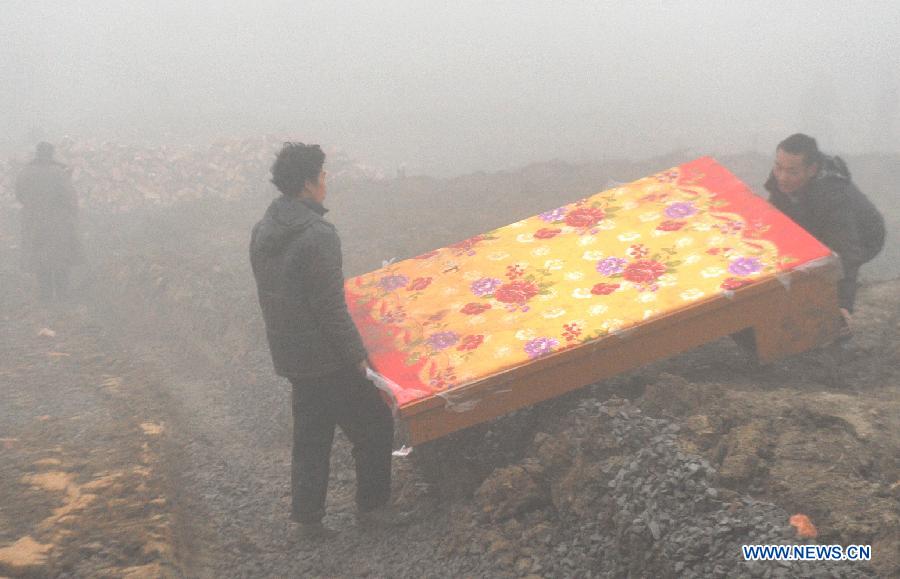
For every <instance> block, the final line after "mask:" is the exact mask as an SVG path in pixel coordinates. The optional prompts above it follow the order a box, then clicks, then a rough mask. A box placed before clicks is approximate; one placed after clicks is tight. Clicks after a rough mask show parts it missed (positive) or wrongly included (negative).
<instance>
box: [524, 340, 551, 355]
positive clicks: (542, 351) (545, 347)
mask: <svg viewBox="0 0 900 579" xmlns="http://www.w3.org/2000/svg"><path fill="white" fill-rule="evenodd" d="M558 345H559V340H557V339H556V338H535V339H533V340H529V341H528V342H526V343H525V353H526V354H528V357H529V358H531V359H535V358H540V357H541V356H546V355H547V354H549V353H550V352H552V351H553V348H555V347H557V346H558Z"/></svg>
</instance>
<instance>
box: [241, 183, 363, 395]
mask: <svg viewBox="0 0 900 579" xmlns="http://www.w3.org/2000/svg"><path fill="white" fill-rule="evenodd" d="M325 211H326V210H325V208H324V207H322V206H321V205H319V204H318V203H316V202H315V201H312V200H309V199H303V198H296V197H287V196H281V197H279V198H277V199H275V200H274V201H273V202H272V204H271V205H269V208H268V210H267V211H266V214H265V216H264V217H263V218H262V220H261V221H260V222H259V223H257V224H256V226H254V228H253V233H252V235H251V238H250V263H251V265H252V267H253V275H254V277H255V278H256V287H257V291H258V294H259V304H260V307H261V308H262V313H263V318H264V320H265V323H266V336H267V337H268V340H269V350H270V351H271V353H272V362H273V363H274V365H275V372H276V373H277V374H278V375H280V376H284V377H287V378H290V379H305V378H315V377H318V376H323V375H325V374H329V373H331V372H334V371H336V370H339V369H341V368H346V367H352V366H356V365H357V364H359V363H360V362H361V361H362V360H364V359H365V358H366V350H365V347H364V346H363V343H362V339H361V338H360V335H359V331H358V330H357V329H356V325H355V324H354V323H353V319H352V318H351V317H350V313H349V312H348V310H347V302H346V298H345V296H344V274H343V271H342V265H341V242H340V238H339V237H338V233H337V230H336V229H335V227H334V225H332V224H331V223H329V222H328V221H326V220H325V219H324V218H323V215H324V214H325Z"/></svg>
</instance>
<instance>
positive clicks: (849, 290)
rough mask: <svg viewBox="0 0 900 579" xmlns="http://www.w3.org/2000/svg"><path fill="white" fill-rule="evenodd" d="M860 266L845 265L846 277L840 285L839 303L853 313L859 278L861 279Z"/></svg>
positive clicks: (838, 285) (838, 286)
mask: <svg viewBox="0 0 900 579" xmlns="http://www.w3.org/2000/svg"><path fill="white" fill-rule="evenodd" d="M859 267H860V266H858V265H847V264H844V277H843V279H841V280H840V281H839V282H838V284H837V288H838V302H839V303H840V305H841V307H842V308H844V309H845V310H847V311H848V312H850V313H851V314H852V313H853V305H854V304H855V303H856V288H857V287H858V285H859V284H858V283H857V281H856V280H857V278H858V277H859Z"/></svg>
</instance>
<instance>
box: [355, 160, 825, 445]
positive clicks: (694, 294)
mask: <svg viewBox="0 0 900 579" xmlns="http://www.w3.org/2000/svg"><path fill="white" fill-rule="evenodd" d="M838 277H839V265H838V264H837V261H836V259H835V258H834V256H833V255H832V254H831V252H830V251H829V250H828V248H826V247H825V246H824V245H822V244H821V243H819V242H818V241H817V240H816V239H815V238H813V237H812V236H811V235H809V234H808V233H807V232H805V231H804V230H803V229H801V228H800V227H799V226H797V225H796V224H794V223H793V222H792V221H791V220H790V219H788V218H787V217H786V216H784V215H783V214H782V213H780V212H778V211H777V210H776V209H774V208H773V207H772V206H771V205H769V204H768V203H767V202H766V201H764V200H763V199H761V198H759V197H757V196H756V195H754V194H753V193H752V192H751V191H750V190H749V189H748V188H747V187H746V186H745V185H744V184H743V183H741V182H740V181H739V180H738V179H737V178H736V177H735V176H734V175H732V174H731V173H729V172H728V171H727V170H726V169H725V168H724V167H722V166H721V165H719V164H718V163H716V162H715V161H714V160H713V159H710V158H701V159H698V160H696V161H693V162H691V163H687V164H684V165H681V166H679V167H675V168H672V169H669V170H667V171H664V172H662V173H658V174H656V175H652V176H650V177H646V178H644V179H640V180H638V181H635V182H633V183H630V184H627V185H622V186H620V187H616V188H614V189H610V190H608V191H604V192H601V193H597V194H596V195H593V196H591V197H588V198H585V199H580V200H578V201H576V202H574V203H570V204H568V205H564V206H562V207H559V208H557V209H552V210H549V211H546V212H544V213H541V214H539V215H535V216H534V217H530V218H528V219H524V220H522V221H519V222H516V223H513V224H511V225H508V226H505V227H501V228H499V229H496V230H493V231H489V232H487V233H484V234H482V235H477V236H475V237H472V238H470V239H466V240H464V241H461V242H459V243H455V244H453V245H451V246H449V247H446V248H442V249H438V250H435V251H431V252H429V253H426V254H424V255H420V256H417V257H415V258H412V259H408V260H405V261H401V262H398V263H393V264H390V265H387V266H385V267H384V268H381V269H379V270H376V271H374V272H371V273H368V274H364V275H361V276H358V277H355V278H352V279H349V280H347V283H346V293H347V302H348V305H349V307H350V311H351V314H352V315H353V318H354V320H355V321H356V323H357V326H358V327H359V328H360V332H361V333H362V336H363V340H364V342H365V344H366V347H367V349H368V350H369V353H370V356H371V359H372V361H373V364H374V366H375V367H376V369H377V370H378V372H379V373H380V374H381V375H382V377H383V378H384V380H383V381H382V382H383V383H384V384H386V385H387V388H388V389H389V390H390V391H391V394H392V396H393V398H394V400H395V402H396V406H397V410H398V412H399V415H400V416H401V417H402V418H405V419H406V421H407V424H408V426H409V429H410V433H411V437H412V442H413V443H420V442H424V441H427V440H430V439H433V438H436V437H439V436H443V435H445V434H448V433H450V432H453V431H455V430H458V429H460V428H465V427H467V426H471V425H473V424H477V423H479V422H482V421H484V420H489V419H491V418H494V417H496V416H499V415H501V414H504V413H506V412H509V411H512V410H515V409H517V408H521V407H524V406H528V405H531V404H534V403H536V402H539V401H541V400H545V399H548V398H552V397H554V396H558V395H560V394H562V393H564V392H567V391H569V390H572V389H574V388H578V387H581V386H584V385H587V384H590V383H593V382H596V381H598V380H600V379H603V378H606V377H610V376H613V375H615V374H618V373H620V372H624V371H626V370H629V369H632V368H635V367H637V366H640V365H642V364H645V363H648V362H651V361H654V360H657V359H660V358H664V357H667V356H670V355H673V354H676V353H679V352H682V351H685V350H688V349H690V348H693V347H696V346H699V345H701V344H703V343H706V342H709V341H712V340H715V339H717V338H719V337H721V336H727V335H729V334H731V333H734V332H737V331H739V330H742V329H745V328H752V329H753V330H754V332H755V345H756V352H757V355H758V356H759V358H760V360H761V361H763V362H768V361H772V360H775V359H777V358H779V357H782V356H785V355H789V354H793V353H797V352H801V351H804V350H808V349H810V348H812V347H815V346H816V345H819V344H821V343H823V342H825V341H827V340H829V339H830V338H832V337H833V336H834V334H835V332H836V329H837V328H836V323H835V322H836V321H837V319H838V316H839V314H838V307H837V297H836V288H835V282H836V279H837V278H838Z"/></svg>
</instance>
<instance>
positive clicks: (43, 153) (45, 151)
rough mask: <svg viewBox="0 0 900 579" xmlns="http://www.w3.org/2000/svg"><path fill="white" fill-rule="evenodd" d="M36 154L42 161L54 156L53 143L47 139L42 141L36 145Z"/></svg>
mask: <svg viewBox="0 0 900 579" xmlns="http://www.w3.org/2000/svg"><path fill="white" fill-rule="evenodd" d="M34 156H35V158H36V159H40V160H42V161H49V160H51V159H52V158H53V145H51V144H50V143H48V142H46V141H42V142H40V143H38V144H37V147H35V151H34Z"/></svg>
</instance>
